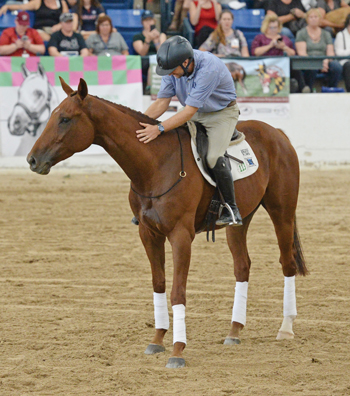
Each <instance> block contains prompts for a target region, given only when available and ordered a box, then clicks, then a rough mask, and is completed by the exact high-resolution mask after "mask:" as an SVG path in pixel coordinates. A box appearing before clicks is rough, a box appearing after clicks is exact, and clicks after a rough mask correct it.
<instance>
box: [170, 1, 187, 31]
mask: <svg viewBox="0 0 350 396" xmlns="http://www.w3.org/2000/svg"><path fill="white" fill-rule="evenodd" d="M191 2H192V0H176V1H175V8H174V16H173V20H172V21H171V24H170V25H169V27H168V30H176V31H179V30H181V29H182V24H183V20H184V19H185V18H187V14H188V11H189V9H190V4H191Z"/></svg>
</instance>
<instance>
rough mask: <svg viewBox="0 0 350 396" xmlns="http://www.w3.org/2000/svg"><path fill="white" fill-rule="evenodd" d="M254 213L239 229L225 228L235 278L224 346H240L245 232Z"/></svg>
mask: <svg viewBox="0 0 350 396" xmlns="http://www.w3.org/2000/svg"><path fill="white" fill-rule="evenodd" d="M254 213H255V211H254V212H253V213H251V214H250V215H249V216H248V217H246V218H245V219H244V220H243V226H241V227H227V228H226V237H227V242H228V245H229V248H230V251H231V254H232V256H233V261H234V274H235V278H236V288H235V297H234V302H233V308H232V319H231V329H230V332H229V333H228V336H227V337H226V339H225V342H224V344H225V345H233V344H240V343H241V341H240V338H239V335H240V332H241V330H243V328H244V326H245V324H246V316H247V297H248V281H249V271H250V264H251V261H250V258H249V255H248V250H247V239H246V236H247V230H248V227H249V224H250V221H251V219H252V217H253V215H254Z"/></svg>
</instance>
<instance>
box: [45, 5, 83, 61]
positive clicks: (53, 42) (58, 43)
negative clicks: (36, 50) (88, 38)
mask: <svg viewBox="0 0 350 396" xmlns="http://www.w3.org/2000/svg"><path fill="white" fill-rule="evenodd" d="M60 22H61V25H62V28H61V30H59V31H58V32H55V33H53V34H52V36H51V39H50V41H49V44H48V48H49V54H50V55H51V56H67V55H81V56H88V55H89V50H88V49H87V47H86V44H85V41H84V38H83V36H82V35H81V34H80V33H76V32H74V31H73V14H71V13H70V12H66V13H64V14H62V15H61V16H60Z"/></svg>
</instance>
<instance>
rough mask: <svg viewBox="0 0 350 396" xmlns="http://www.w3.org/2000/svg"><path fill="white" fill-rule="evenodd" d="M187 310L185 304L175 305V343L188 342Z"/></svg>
mask: <svg viewBox="0 0 350 396" xmlns="http://www.w3.org/2000/svg"><path fill="white" fill-rule="evenodd" d="M185 310H186V307H185V306H184V305H183V304H179V305H173V327H174V334H173V343H174V344H175V342H183V343H185V344H187V340H186V324H185V316H186V315H185Z"/></svg>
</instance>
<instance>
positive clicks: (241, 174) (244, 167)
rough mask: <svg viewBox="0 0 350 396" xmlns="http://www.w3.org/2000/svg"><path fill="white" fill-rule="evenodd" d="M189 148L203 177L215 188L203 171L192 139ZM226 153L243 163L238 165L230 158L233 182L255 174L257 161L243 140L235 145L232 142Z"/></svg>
mask: <svg viewBox="0 0 350 396" xmlns="http://www.w3.org/2000/svg"><path fill="white" fill-rule="evenodd" d="M242 135H243V134H242ZM243 136H244V135H243ZM191 147H192V152H193V155H194V159H195V161H196V163H197V165H198V168H199V170H200V171H201V173H202V175H203V177H204V178H205V179H206V180H207V182H208V183H210V184H211V185H212V186H214V187H216V183H215V181H214V180H213V179H212V178H211V177H210V176H209V175H208V173H206V172H205V170H204V167H203V161H202V159H201V158H200V157H199V155H198V152H197V147H196V145H195V143H194V141H193V138H191ZM227 153H228V154H230V155H232V156H233V157H236V158H238V159H240V160H241V161H243V163H242V164H240V163H239V162H237V161H235V160H232V159H231V158H230V163H231V173H232V177H233V181H235V180H239V179H244V178H245V177H248V176H250V175H252V174H253V173H255V172H256V171H257V169H258V168H259V163H258V160H257V158H256V156H255V154H254V152H253V150H252V148H251V147H250V145H249V143H248V142H247V141H246V140H245V139H243V140H242V141H241V142H239V143H237V144H236V143H235V141H233V142H232V144H231V145H230V146H229V148H228V149H227Z"/></svg>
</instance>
